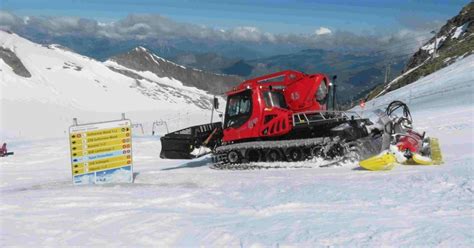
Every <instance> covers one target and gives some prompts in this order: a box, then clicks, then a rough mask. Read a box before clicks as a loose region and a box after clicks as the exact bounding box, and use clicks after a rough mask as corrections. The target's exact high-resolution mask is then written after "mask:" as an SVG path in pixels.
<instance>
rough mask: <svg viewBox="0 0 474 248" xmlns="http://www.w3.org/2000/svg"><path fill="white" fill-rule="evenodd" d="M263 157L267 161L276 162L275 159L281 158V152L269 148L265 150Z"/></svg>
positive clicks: (279, 159)
mask: <svg viewBox="0 0 474 248" xmlns="http://www.w3.org/2000/svg"><path fill="white" fill-rule="evenodd" d="M265 158H266V159H267V162H276V161H281V160H282V158H283V155H282V153H281V152H280V150H278V149H271V150H269V151H268V152H267V154H266V156H265Z"/></svg>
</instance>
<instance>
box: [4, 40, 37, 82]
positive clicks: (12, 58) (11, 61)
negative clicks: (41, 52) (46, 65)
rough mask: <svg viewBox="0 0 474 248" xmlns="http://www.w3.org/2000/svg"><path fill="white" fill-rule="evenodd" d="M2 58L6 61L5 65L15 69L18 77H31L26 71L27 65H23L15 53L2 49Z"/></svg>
mask: <svg viewBox="0 0 474 248" xmlns="http://www.w3.org/2000/svg"><path fill="white" fill-rule="evenodd" d="M0 58H1V59H2V60H3V61H5V63H6V64H7V65H9V66H10V67H11V68H12V69H13V72H15V73H16V74H17V75H18V76H22V77H25V78H30V77H31V73H30V72H29V71H28V70H27V69H26V67H25V65H23V63H22V62H21V60H20V59H19V58H18V57H17V56H16V54H15V53H14V52H13V51H11V50H9V49H6V48H4V47H0Z"/></svg>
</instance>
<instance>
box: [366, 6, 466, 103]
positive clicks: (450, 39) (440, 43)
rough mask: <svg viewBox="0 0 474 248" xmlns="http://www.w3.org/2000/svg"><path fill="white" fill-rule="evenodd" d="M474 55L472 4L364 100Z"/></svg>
mask: <svg viewBox="0 0 474 248" xmlns="http://www.w3.org/2000/svg"><path fill="white" fill-rule="evenodd" d="M471 54H474V2H470V3H468V4H467V5H466V6H465V7H464V8H463V9H462V10H461V11H460V12H459V14H458V15H456V16H454V17H453V18H451V19H450V20H448V21H447V22H446V24H445V25H444V26H443V27H441V29H440V30H439V32H437V33H436V34H435V35H434V36H433V37H432V38H431V39H430V40H429V41H427V42H426V43H425V44H424V45H423V46H422V47H421V48H420V49H419V50H418V51H417V52H416V53H415V54H413V56H412V57H411V58H410V59H409V61H408V62H407V65H406V68H405V69H404V71H403V73H402V75H400V76H399V77H397V78H395V79H394V80H392V81H391V82H389V83H388V84H387V85H380V86H378V87H376V88H375V89H374V90H372V91H371V92H370V93H369V94H368V96H367V97H366V98H368V99H373V98H375V97H377V96H380V95H383V94H386V93H387V92H390V91H393V90H396V89H398V88H400V87H403V86H405V85H408V84H411V83H413V82H415V81H417V80H418V79H420V78H422V77H425V76H427V75H429V74H432V73H433V72H436V71H437V70H440V69H442V68H444V67H446V66H449V65H451V64H453V63H455V62H456V61H459V60H461V59H463V58H464V57H467V56H469V55H471Z"/></svg>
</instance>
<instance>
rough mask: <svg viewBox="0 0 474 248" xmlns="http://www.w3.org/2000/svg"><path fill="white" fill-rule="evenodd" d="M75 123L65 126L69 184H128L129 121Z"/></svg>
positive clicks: (131, 169)
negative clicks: (68, 145)
mask: <svg viewBox="0 0 474 248" xmlns="http://www.w3.org/2000/svg"><path fill="white" fill-rule="evenodd" d="M76 123H77V122H75V125H73V126H71V127H70V128H69V143H70V147H71V148H70V151H71V169H72V181H73V184H74V185H80V184H106V183H131V182H132V181H133V168H132V165H133V161H132V123H131V121H130V120H127V119H125V118H122V120H119V121H110V122H101V123H89V124H81V125H77V124H76Z"/></svg>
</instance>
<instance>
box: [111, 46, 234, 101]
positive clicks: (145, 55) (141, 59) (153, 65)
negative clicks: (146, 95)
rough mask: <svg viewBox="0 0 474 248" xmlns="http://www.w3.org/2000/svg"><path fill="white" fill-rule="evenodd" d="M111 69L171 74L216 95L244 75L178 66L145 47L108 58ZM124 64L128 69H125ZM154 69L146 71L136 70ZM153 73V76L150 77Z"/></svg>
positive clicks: (172, 76) (128, 72)
mask: <svg viewBox="0 0 474 248" xmlns="http://www.w3.org/2000/svg"><path fill="white" fill-rule="evenodd" d="M105 64H106V65H107V66H109V67H110V68H111V69H112V70H114V71H117V72H120V73H123V74H125V75H127V76H132V77H136V76H137V74H139V77H144V78H147V79H152V80H153V77H160V78H164V77H170V78H174V79H176V80H179V81H180V82H182V83H183V84H184V85H185V86H190V87H197V88H199V89H203V90H205V91H208V92H211V93H213V94H216V95H222V94H223V93H224V92H226V91H228V90H229V89H230V88H232V87H233V86H235V85H237V84H238V83H240V82H241V81H243V79H242V78H240V77H238V76H231V75H224V74H216V73H211V72H206V71H202V70H198V69H194V68H188V67H185V66H182V65H178V64H176V63H174V62H171V61H169V60H166V59H164V58H161V57H159V56H158V55H156V54H154V53H152V52H151V51H149V50H147V49H146V48H144V47H141V46H139V47H136V48H134V49H132V50H131V51H128V52H126V53H123V54H119V55H116V56H113V57H111V58H109V60H107V61H106V62H105ZM124 67H125V68H124ZM142 71H146V72H151V73H152V74H154V75H155V76H153V75H151V74H143V73H137V72H142ZM150 76H152V78H149V77H150Z"/></svg>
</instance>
